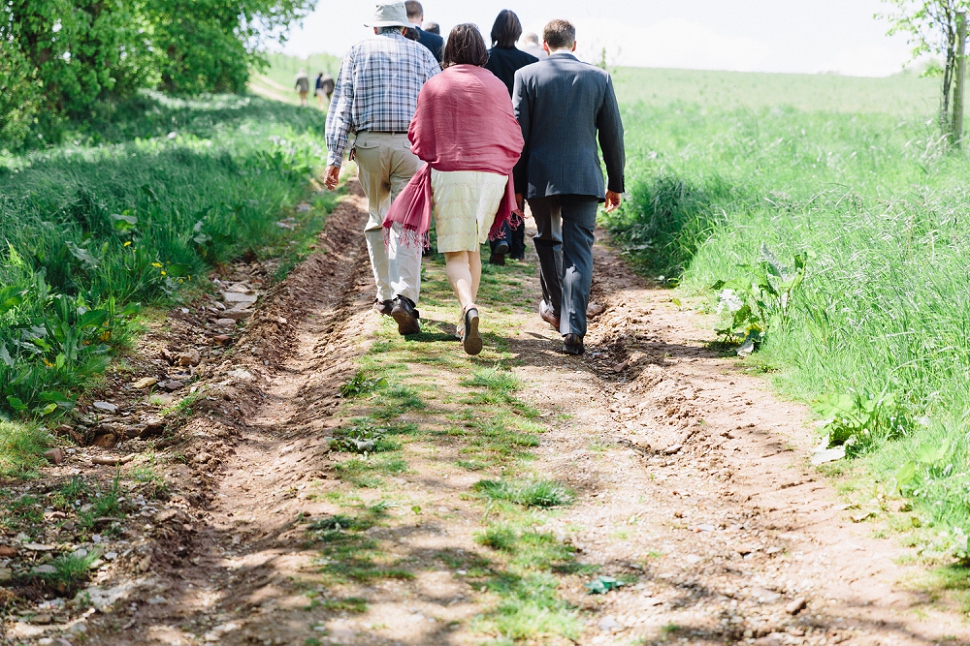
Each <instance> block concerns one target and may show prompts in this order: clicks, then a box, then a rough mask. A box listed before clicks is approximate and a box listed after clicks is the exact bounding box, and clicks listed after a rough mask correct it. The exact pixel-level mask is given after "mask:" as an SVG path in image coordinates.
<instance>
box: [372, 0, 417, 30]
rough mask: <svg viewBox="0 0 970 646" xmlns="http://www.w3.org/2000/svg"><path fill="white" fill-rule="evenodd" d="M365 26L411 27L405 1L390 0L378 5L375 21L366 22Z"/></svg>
mask: <svg viewBox="0 0 970 646" xmlns="http://www.w3.org/2000/svg"><path fill="white" fill-rule="evenodd" d="M364 26H365V27H410V26H411V23H410V22H408V10H407V8H406V7H405V6H404V3H403V2H389V3H382V4H379V5H377V11H375V12H374V20H373V22H369V23H364Z"/></svg>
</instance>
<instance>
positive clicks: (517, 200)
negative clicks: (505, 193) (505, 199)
mask: <svg viewBox="0 0 970 646" xmlns="http://www.w3.org/2000/svg"><path fill="white" fill-rule="evenodd" d="M515 205H516V206H517V207H519V211H521V212H522V215H525V198H524V197H522V193H516V194H515Z"/></svg>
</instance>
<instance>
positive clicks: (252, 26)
mask: <svg viewBox="0 0 970 646" xmlns="http://www.w3.org/2000/svg"><path fill="white" fill-rule="evenodd" d="M314 4H316V0H152V1H151V2H146V3H145V5H144V6H145V12H146V15H147V17H148V22H149V23H150V24H151V26H152V31H151V40H152V45H153V48H154V49H155V50H156V51H157V52H158V53H159V54H160V55H161V57H160V59H159V60H158V65H159V70H160V72H161V88H162V89H164V90H166V91H169V92H176V93H179V94H198V93H200V92H241V91H243V90H245V88H246V82H247V81H248V80H249V69H250V67H253V66H259V65H261V64H262V63H263V61H264V56H263V54H262V53H261V52H260V48H261V46H262V44H263V39H264V38H265V37H266V35H267V34H271V35H274V34H275V35H276V37H281V36H282V33H283V32H282V30H284V29H285V28H286V26H287V25H289V24H290V23H291V22H293V21H295V20H299V19H300V18H302V17H303V16H305V15H306V13H308V12H309V11H310V10H311V9H312V8H313V6H314Z"/></svg>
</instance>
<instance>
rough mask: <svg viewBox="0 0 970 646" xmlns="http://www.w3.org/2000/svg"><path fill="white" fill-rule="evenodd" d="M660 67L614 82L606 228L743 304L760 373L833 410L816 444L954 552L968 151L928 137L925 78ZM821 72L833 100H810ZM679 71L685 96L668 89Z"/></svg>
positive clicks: (968, 339)
mask: <svg viewBox="0 0 970 646" xmlns="http://www.w3.org/2000/svg"><path fill="white" fill-rule="evenodd" d="M665 74H667V75H669V76H670V77H671V78H670V79H668V80H667V82H666V83H665V84H664V83H659V84H658V86H657V87H658V88H659V89H660V90H661V91H662V90H664V89H666V90H667V91H670V92H671V93H672V94H673V95H676V96H673V97H672V98H673V99H675V102H674V103H672V104H667V105H661V103H662V102H661V101H660V100H659V98H655V97H652V96H650V97H646V96H645V95H644V92H646V91H647V90H646V89H643V87H644V86H643V85H642V84H641V85H640V86H639V87H640V89H638V90H635V91H634V90H631V91H629V92H628V93H627V95H624V94H622V92H621V94H620V101H621V103H624V104H625V115H624V116H625V123H626V124H627V128H628V136H627V142H628V146H629V148H630V149H631V154H630V159H631V162H630V165H629V170H630V175H631V181H630V184H629V186H630V189H631V194H630V199H629V203H628V204H627V205H626V207H625V208H624V209H623V211H622V212H621V213H620V214H619V215H617V216H615V217H613V218H611V219H610V221H609V224H610V226H611V228H612V229H613V231H614V232H615V233H616V235H617V236H618V238H619V240H620V241H621V242H622V243H623V244H625V245H627V246H628V248H630V249H631V251H633V252H634V253H635V255H636V256H637V257H638V258H639V260H640V261H641V262H642V264H643V266H644V267H645V269H646V270H647V271H649V272H650V273H652V275H654V276H661V275H662V276H664V277H665V279H669V277H671V276H674V277H676V278H677V279H678V282H679V284H680V285H681V289H682V290H683V291H684V292H686V293H690V294H698V293H701V294H706V295H708V296H709V297H710V302H711V304H712V308H713V307H716V306H717V305H718V303H717V297H716V296H717V294H716V293H715V290H712V289H711V287H712V285H714V284H715V283H717V281H729V282H728V285H724V286H720V289H719V290H718V291H720V292H721V293H722V294H723V291H722V290H723V289H724V288H725V287H728V288H732V289H733V292H732V293H729V294H727V295H726V296H727V301H725V303H723V304H724V305H727V306H728V307H729V308H733V309H736V307H737V306H738V305H743V304H745V301H747V302H748V303H750V309H751V310H752V312H753V314H754V315H755V317H754V318H759V317H760V323H761V324H763V325H767V326H768V330H767V334H766V337H765V339H764V342H763V343H762V344H761V350H760V352H759V353H758V354H756V355H754V357H753V359H752V360H753V361H756V362H757V363H759V364H761V365H762V366H765V367H769V368H771V369H778V370H780V372H779V373H778V374H777V375H776V376H775V377H774V381H775V383H776V384H777V385H778V386H779V387H780V388H781V389H782V390H783V391H784V392H786V393H788V394H790V395H793V396H796V397H799V398H802V399H804V400H806V401H809V402H815V404H816V407H817V409H818V410H819V413H820V415H821V416H823V417H825V418H829V419H833V420H834V421H833V422H832V423H831V424H829V425H828V426H827V427H826V428H825V432H827V433H829V434H830V436H831V440H832V442H833V444H839V445H844V446H846V449H847V452H848V454H849V455H850V456H857V457H859V458H861V459H862V460H864V462H865V464H866V465H867V466H868V467H869V468H870V469H871V472H872V473H873V474H874V475H875V476H876V478H877V480H879V481H880V482H881V483H883V485H884V486H885V488H886V489H888V490H892V489H894V488H896V489H899V490H901V491H902V492H903V493H905V494H908V495H909V496H911V497H913V499H914V500H915V501H916V504H917V506H918V507H920V508H921V509H922V510H923V512H924V515H925V516H926V517H928V518H929V519H930V522H932V523H933V525H934V527H935V529H934V533H935V534H939V532H940V530H942V531H944V532H946V533H947V535H948V537H949V538H948V539H947V542H948V548H949V549H950V550H951V551H952V552H953V553H956V554H958V555H959V554H960V552H961V550H962V551H963V552H965V550H966V543H965V539H964V538H963V534H962V533H963V532H965V531H967V530H968V529H970V527H968V522H967V520H966V519H967V516H968V512H970V489H968V482H970V461H968V457H967V448H968V446H967V427H966V419H967V417H968V415H970V388H968V383H970V382H968V379H967V374H968V371H970V308H968V305H970V281H968V270H967V263H966V258H967V257H968V254H970V224H968V222H967V217H966V212H967V206H966V205H967V203H968V198H970V194H968V193H970V191H968V188H967V185H966V177H967V176H968V174H970V160H968V158H967V156H966V155H965V154H963V153H959V152H958V153H950V152H947V151H946V149H945V147H944V146H942V145H941V141H940V137H939V133H938V130H937V128H936V125H935V123H934V122H933V110H932V101H933V100H934V99H935V95H934V94H933V92H934V90H935V86H934V83H931V82H929V81H926V80H920V79H913V78H909V77H898V78H896V79H886V80H872V79H847V78H838V79H833V78H831V77H784V76H774V77H771V76H767V75H746V78H741V77H743V76H745V75H733V76H732V78H734V77H735V76H736V77H738V78H736V79H735V83H734V86H736V87H746V86H748V85H750V86H751V87H759V88H760V89H761V93H760V94H758V95H757V96H753V97H751V98H750V100H745V99H744V97H743V96H741V95H739V94H737V93H735V94H734V96H736V97H740V98H739V100H738V101H737V102H736V103H732V101H731V100H728V99H727V98H725V97H726V96H727V95H726V93H728V94H730V93H731V92H734V90H732V89H731V87H732V86H729V85H725V84H724V81H723V80H722V81H718V82H716V83H715V82H714V79H715V77H714V76H713V75H711V76H710V79H711V83H712V86H711V87H710V88H709V89H708V91H698V89H697V88H698V87H700V86H702V85H703V84H702V83H701V81H702V80H703V79H700V77H698V76H697V75H696V74H695V73H684V77H683V78H680V79H678V78H677V75H675V74H673V73H665ZM726 76H728V75H726ZM620 77H621V83H618V86H619V87H621V90H622V88H623V87H624V86H623V84H622V72H621V75H620ZM658 78H659V77H658ZM833 84H837V85H839V86H840V87H843V89H844V91H841V92H840V93H839V94H838V100H830V99H828V98H827V97H829V96H830V90H831V87H830V86H833ZM688 86H690V87H693V88H694V92H695V98H694V99H693V100H685V99H684V97H683V95H682V94H680V95H677V93H678V92H679V91H680V90H677V88H680V89H681V90H682V89H683V88H685V87H688ZM627 87H629V86H627ZM813 88H814V90H813ZM765 96H768V97H772V99H771V101H767V100H766V99H765ZM813 96H814V99H813V98H812V97H813ZM873 96H881V97H882V99H881V100H880V101H878V102H877V103H878V104H879V105H881V106H883V110H882V111H880V110H878V109H876V108H878V107H879V105H874V103H873V100H872V97H873ZM708 97H720V98H717V100H715V101H709V100H708ZM786 97H792V98H793V101H792V102H791V103H794V104H795V105H797V106H798V107H797V108H793V107H791V103H789V102H787V101H786ZM891 97H895V98H894V99H892V98H891ZM923 104H926V105H927V107H928V109H925V110H920V109H918V108H919V106H920V105H923ZM724 105H727V106H729V109H724V107H723V106H724ZM797 254H806V255H807V256H808V265H807V273H806V275H805V279H804V282H802V283H801V284H800V285H798V286H797V288H796V289H794V290H793V292H792V300H791V303H790V304H789V303H783V302H782V299H781V298H778V297H775V296H772V295H771V294H770V292H771V290H772V289H775V290H776V291H779V292H781V291H784V290H783V289H782V288H783V285H782V283H784V282H785V280H786V279H787V278H793V277H794V258H795V256H796V255H797ZM766 261H767V262H766ZM742 265H744V266H742ZM769 265H774V266H775V268H776V269H781V270H782V271H778V272H776V273H778V274H781V275H780V276H774V277H772V276H771V272H772V271H774V269H772V268H771V267H770V266H769ZM779 265H787V268H786V267H779ZM766 270H767V272H766ZM786 274H787V275H786ZM732 281H733V282H732ZM753 283H754V284H759V283H760V284H764V283H767V284H771V285H773V287H772V288H769V289H763V288H760V287H755V288H752V287H751V285H752V284H753ZM732 299H734V304H732V303H731V302H730V301H731V300H732ZM759 299H762V302H761V303H760V305H759V304H758V303H757V302H756V301H757V300H759ZM742 318H743V317H742ZM748 323H749V324H750V323H751V321H750V320H748ZM742 327H744V326H742ZM740 331H741V333H742V334H743V332H744V330H740ZM742 334H739V335H738V336H741V335H742ZM736 338H737V337H736Z"/></svg>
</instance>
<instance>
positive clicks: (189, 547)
mask: <svg viewBox="0 0 970 646" xmlns="http://www.w3.org/2000/svg"><path fill="white" fill-rule="evenodd" d="M350 189H351V190H350V192H351V196H350V197H349V198H348V199H347V200H346V201H344V202H343V203H341V204H340V205H339V206H338V207H337V209H335V211H334V212H333V213H332V214H331V215H330V216H329V218H328V220H327V224H326V227H325V230H324V232H323V233H322V234H321V237H320V240H319V242H318V244H317V250H316V251H315V252H314V253H313V254H312V255H311V256H310V257H309V258H307V260H305V261H304V262H303V263H302V264H301V265H300V266H299V267H298V268H297V269H296V270H294V272H293V273H292V274H291V275H290V276H289V277H288V278H287V279H286V280H285V281H284V282H283V283H281V284H280V285H278V286H277V287H276V288H274V289H273V290H272V291H271V292H270V293H269V294H267V295H266V297H265V298H264V299H263V301H262V304H261V307H260V309H259V312H258V314H257V316H255V317H254V319H253V321H252V323H251V325H250V327H249V329H248V330H247V332H246V333H245V335H244V336H243V337H242V338H241V339H240V340H239V342H238V344H237V348H238V350H237V353H236V354H235V356H234V358H233V361H232V369H231V370H230V371H229V372H228V378H226V379H218V380H215V381H214V382H213V383H210V384H208V386H209V390H208V391H207V392H210V393H213V394H215V395H216V396H215V397H212V396H210V397H208V398H207V400H206V401H205V402H203V404H202V406H201V407H200V408H201V411H200V412H199V413H198V414H197V415H196V416H195V417H194V418H193V419H192V420H191V421H190V422H189V424H188V425H187V427H186V428H185V429H183V431H182V433H181V436H182V438H183V439H184V441H183V442H182V443H181V444H179V445H178V446H177V447H175V449H173V450H174V451H177V452H178V453H179V454H180V456H184V458H185V461H186V463H187V468H188V469H189V470H191V476H190V477H191V478H192V481H193V482H194V484H195V485H197V487H198V491H197V492H196V494H195V495H194V496H193V497H192V500H191V501H190V502H191V504H183V505H180V503H182V502H184V498H183V497H181V496H177V497H176V498H175V499H174V500H173V501H172V504H171V505H170V507H169V509H170V510H171V511H170V512H169V513H168V514H166V515H165V516H163V517H162V518H163V520H161V522H160V523H159V524H161V525H162V527H160V528H158V530H157V531H155V537H156V543H155V544H154V546H153V549H152V565H151V567H150V568H147V571H145V572H142V573H141V576H140V577H139V578H138V579H136V581H135V582H136V583H137V587H136V588H135V589H134V590H132V591H131V592H130V593H129V594H127V595H126V598H125V601H126V602H127V603H128V604H129V605H128V606H127V608H121V607H119V608H116V611H115V612H114V613H112V614H108V615H106V616H105V617H104V618H103V619H102V620H101V621H95V622H92V629H93V632H90V633H89V634H90V635H91V639H92V640H93V642H94V643H103V644H183V643H184V644H189V643H196V642H197V641H198V637H197V635H199V634H203V633H206V632H207V631H209V630H210V629H212V628H213V627H217V626H218V625H219V624H220V623H225V622H226V621H229V620H230V619H231V618H234V617H236V616H237V615H238V613H239V612H240V611H243V612H245V611H247V610H251V609H252V608H253V607H254V606H259V604H260V603H261V602H262V600H263V599H262V598H260V597H259V596H253V593H254V591H258V594H261V595H263V597H264V598H266V599H270V598H273V590H274V588H273V581H272V575H271V574H269V572H271V571H272V570H273V569H274V561H275V559H276V558H277V556H278V555H282V554H285V553H286V552H287V551H289V549H290V548H292V545H293V543H294V542H298V541H299V538H298V537H297V536H295V535H291V534H290V533H289V529H290V528H291V527H292V525H293V523H294V521H295V520H296V519H297V516H298V514H299V512H294V513H292V514H289V513H287V507H288V506H290V505H289V504H288V502H291V503H297V502H298V492H299V490H300V489H301V488H302V487H300V483H301V482H302V481H305V480H310V479H313V478H319V477H326V473H325V472H323V471H321V465H320V462H321V460H320V458H321V457H322V456H323V455H324V454H325V453H326V451H327V438H326V436H325V435H326V434H324V433H321V432H320V430H321V426H322V425H324V424H325V423H326V420H327V419H328V417H329V411H330V410H331V409H333V408H334V407H335V406H336V405H338V403H339V387H340V385H341V384H343V383H345V382H346V381H347V380H348V378H349V377H350V376H351V375H352V374H353V370H354V367H353V359H354V357H355V355H356V354H357V353H358V352H359V350H358V348H357V344H356V341H357V335H358V330H356V329H354V326H355V325H356V322H354V321H353V320H352V318H351V316H350V314H351V313H352V312H358V311H360V309H361V308H362V307H365V306H366V304H367V303H368V299H369V298H370V296H369V294H370V291H369V290H365V291H362V290H363V289H364V287H365V286H366V285H367V283H368V282H370V281H371V278H370V264H369V260H368V255H367V249H366V244H365V243H364V240H363V238H362V236H361V235H360V232H361V231H362V230H363V224H364V222H365V221H366V211H364V210H363V209H362V208H361V206H362V203H363V198H362V193H361V191H360V189H359V186H358V185H357V184H356V183H353V184H351V185H350ZM223 376H225V375H223ZM156 520H159V519H158V517H156ZM119 606H120V604H119ZM215 635H218V631H217V633H215ZM210 636H213V635H210ZM215 641H218V640H215ZM281 643H282V642H281Z"/></svg>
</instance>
